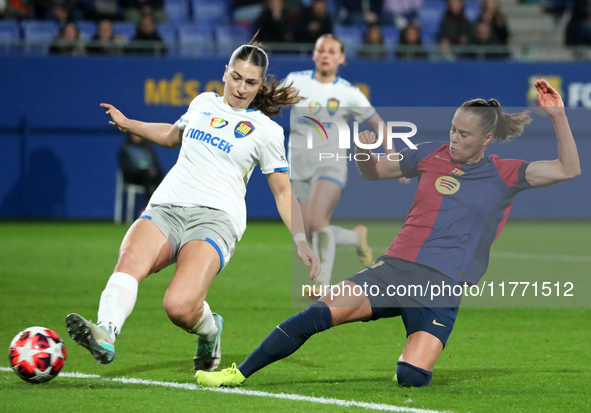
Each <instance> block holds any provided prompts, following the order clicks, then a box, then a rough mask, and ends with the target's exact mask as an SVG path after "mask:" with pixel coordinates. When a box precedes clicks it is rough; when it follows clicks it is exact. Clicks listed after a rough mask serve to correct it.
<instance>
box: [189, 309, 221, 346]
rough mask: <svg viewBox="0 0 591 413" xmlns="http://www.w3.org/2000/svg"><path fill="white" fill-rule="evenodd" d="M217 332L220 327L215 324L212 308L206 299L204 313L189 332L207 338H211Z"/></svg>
mask: <svg viewBox="0 0 591 413" xmlns="http://www.w3.org/2000/svg"><path fill="white" fill-rule="evenodd" d="M217 332H218V327H217V326H216V325H215V320H214V319H213V314H212V313H211V308H209V304H207V301H204V302H203V314H202V315H201V318H200V319H199V321H197V324H195V326H194V327H193V328H192V329H191V330H189V333H192V334H197V335H198V336H199V337H201V338H203V339H205V340H211V339H212V338H213V336H215V335H216V333H217Z"/></svg>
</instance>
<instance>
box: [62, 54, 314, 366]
mask: <svg viewBox="0 0 591 413" xmlns="http://www.w3.org/2000/svg"><path fill="white" fill-rule="evenodd" d="M268 65H269V62H268V58H267V55H266V53H265V52H264V51H263V50H262V49H261V48H259V47H258V46H256V45H243V46H240V47H239V48H238V49H236V50H235V51H234V53H233V54H232V56H231V58H230V61H229V63H228V65H227V66H226V70H225V72H224V75H223V79H222V80H223V81H224V83H225V87H224V95H223V96H221V97H218V96H217V95H216V94H214V93H202V94H200V95H199V96H197V97H196V98H195V99H194V100H193V101H192V102H191V104H190V106H189V108H188V110H187V112H186V113H185V114H184V115H183V116H182V117H181V118H180V119H179V120H178V121H177V122H176V123H175V124H174V125H172V124H167V123H147V122H141V121H137V120H131V119H128V118H126V117H125V116H124V115H123V114H122V113H121V112H120V111H119V110H117V108H115V107H114V106H112V105H110V104H106V103H104V104H101V106H102V107H103V108H105V109H107V115H109V116H110V117H111V121H110V122H109V123H110V124H111V125H113V126H115V127H117V128H119V129H120V130H121V131H122V132H126V133H132V134H134V135H138V136H140V137H142V138H143V139H146V140H148V141H150V142H153V143H155V144H158V145H161V146H164V147H169V148H175V147H178V146H180V145H182V147H181V150H180V153H179V158H178V160H177V163H176V164H175V165H174V167H173V168H172V169H171V170H170V172H169V173H168V174H167V176H166V177H165V178H164V181H163V182H162V183H161V184H160V186H159V187H158V189H157V190H156V192H155V193H154V194H153V196H152V198H151V199H150V202H149V204H148V207H147V208H146V210H145V212H144V214H143V215H142V216H141V217H140V218H139V219H138V220H137V221H136V222H135V223H134V224H133V225H132V226H131V227H130V229H129V230H128V232H127V234H126V235H125V238H124V239H123V242H122V244H121V248H120V251H119V260H118V262H117V265H116V266H115V270H114V273H113V275H112V276H111V278H110V279H109V281H108V283H107V286H106V288H105V290H104V291H103V293H102V295H101V298H100V303H99V309H98V322H97V324H93V323H92V322H90V321H87V320H86V319H84V318H83V317H81V316H80V315H78V314H75V313H73V314H70V315H68V316H67V318H66V328H67V330H68V332H69V334H70V336H71V337H72V339H74V340H75V341H76V342H77V343H78V344H80V345H82V346H84V347H85V348H87V349H88V350H89V351H90V353H91V354H92V355H93V357H94V358H95V359H97V363H98V364H107V363H110V362H112V361H113V359H114V357H115V348H114V346H113V344H114V341H115V339H116V338H117V336H118V335H119V333H120V331H121V327H122V326H123V323H124V322H125V319H126V318H127V317H128V316H129V315H130V313H131V311H132V310H133V307H134V305H135V302H136V298H137V290H138V283H139V282H141V281H142V280H144V279H145V278H146V277H147V276H148V275H150V274H153V273H155V272H157V271H159V270H161V269H162V268H164V267H166V266H167V265H169V264H170V263H172V262H175V261H176V263H177V265H176V271H175V273H174V276H173V278H172V281H171V282H170V284H169V286H168V289H167V291H166V294H165V296H164V309H165V311H166V313H167V315H168V317H169V318H170V320H171V321H172V322H173V323H174V324H176V325H177V326H179V327H181V328H182V329H184V330H186V331H188V332H189V333H192V334H196V335H197V336H198V344H197V352H196V355H195V358H194V368H195V369H196V370H199V369H201V370H214V369H215V368H217V367H218V365H219V363H220V358H221V350H220V337H221V333H222V329H223V319H222V317H221V316H220V315H218V314H215V313H212V311H211V309H210V307H209V305H208V304H207V302H206V301H205V297H206V295H207V292H208V290H209V287H210V285H211V282H212V281H213V278H214V277H215V275H216V274H217V273H218V272H220V271H221V270H222V268H223V267H224V266H225V265H227V263H228V261H229V260H230V257H231V256H232V254H233V253H234V246H235V243H236V242H238V241H239V240H240V238H241V236H242V234H243V233H244V230H245V229H246V206H245V201H244V196H245V194H246V184H247V183H248V180H249V178H250V175H251V173H252V170H253V168H254V167H255V166H256V165H257V164H258V165H259V166H260V168H261V171H262V172H263V173H264V174H266V175H267V179H268V182H269V186H270V188H271V191H272V193H273V195H274V197H275V201H276V204H277V209H278V211H279V214H280V215H281V218H282V220H283V222H284V223H285V226H286V227H287V228H288V229H289V230H290V231H291V233H292V235H293V239H294V242H295V243H296V245H297V248H298V255H299V256H300V258H301V259H302V261H303V262H304V263H305V264H306V265H307V266H310V267H311V271H310V276H311V277H312V278H314V277H316V276H317V275H318V272H319V271H320V265H319V259H318V257H317V256H316V255H315V254H314V253H313V252H312V251H311V250H310V248H309V247H308V244H307V242H306V236H305V232H304V225H303V220H302V216H301V213H300V211H299V207H298V203H297V201H296V199H295V196H294V195H293V193H292V191H291V186H290V182H289V177H288V172H287V171H288V168H287V160H286V158H285V150H284V145H283V141H284V136H283V129H282V128H281V127H280V126H279V125H277V124H276V123H275V122H273V121H272V120H271V119H269V117H268V116H274V115H276V114H278V113H280V108H279V106H284V105H290V104H293V103H296V102H297V101H299V100H300V99H301V98H300V97H299V96H298V94H297V90H295V89H293V88H290V87H288V86H287V87H281V86H279V85H278V83H277V82H276V81H275V80H273V82H272V83H271V84H270V85H265V84H264V82H265V80H266V77H265V76H266V73H267V68H268Z"/></svg>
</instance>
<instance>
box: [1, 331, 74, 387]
mask: <svg viewBox="0 0 591 413" xmlns="http://www.w3.org/2000/svg"><path fill="white" fill-rule="evenodd" d="M8 358H9V360H10V364H11V365H12V369H13V370H14V372H15V373H16V375H17V376H19V377H20V378H21V379H23V380H24V381H28V382H29V383H44V382H46V381H49V380H51V379H53V378H54V377H55V376H57V375H58V374H59V372H60V370H61V369H62V367H64V363H65V361H66V345H65V344H64V342H63V341H62V339H61V338H60V336H58V335H57V333H56V332H55V331H53V330H50V329H49V328H45V327H29V328H27V329H25V330H23V331H21V332H20V333H18V334H17V335H16V337H14V339H13V340H12V342H11V343H10V350H9V353H8Z"/></svg>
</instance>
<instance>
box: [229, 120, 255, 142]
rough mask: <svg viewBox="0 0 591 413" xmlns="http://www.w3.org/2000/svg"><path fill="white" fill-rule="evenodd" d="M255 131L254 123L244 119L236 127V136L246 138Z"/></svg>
mask: <svg viewBox="0 0 591 413" xmlns="http://www.w3.org/2000/svg"><path fill="white" fill-rule="evenodd" d="M253 131H254V126H252V123H250V122H247V121H244V120H243V121H242V122H239V123H238V125H236V127H235V128H234V137H235V138H236V139H240V138H244V137H246V136H248V135H250V134H251V133H252V132H253Z"/></svg>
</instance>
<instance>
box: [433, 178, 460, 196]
mask: <svg viewBox="0 0 591 413" xmlns="http://www.w3.org/2000/svg"><path fill="white" fill-rule="evenodd" d="M435 189H437V192H439V193H440V194H443V195H453V194H455V193H456V192H458V190H459V189H460V182H459V181H458V180H457V179H456V178H454V177H452V176H440V177H439V178H437V181H435Z"/></svg>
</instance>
